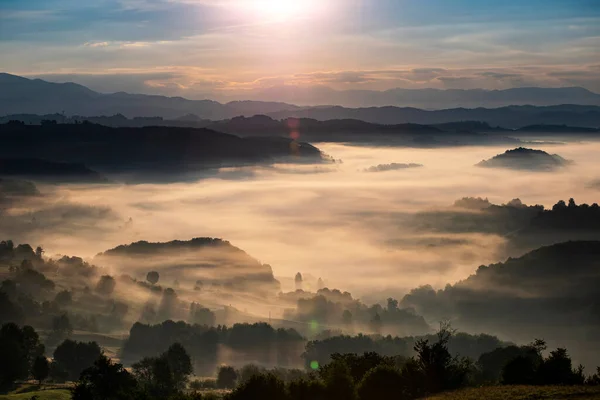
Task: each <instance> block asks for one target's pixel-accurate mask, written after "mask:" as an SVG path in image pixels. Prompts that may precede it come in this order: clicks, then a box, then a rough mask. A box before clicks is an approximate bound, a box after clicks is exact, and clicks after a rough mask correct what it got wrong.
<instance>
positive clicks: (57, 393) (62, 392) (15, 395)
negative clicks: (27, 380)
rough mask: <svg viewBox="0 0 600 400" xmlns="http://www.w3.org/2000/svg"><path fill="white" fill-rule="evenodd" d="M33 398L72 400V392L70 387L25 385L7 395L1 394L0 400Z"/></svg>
mask: <svg viewBox="0 0 600 400" xmlns="http://www.w3.org/2000/svg"><path fill="white" fill-rule="evenodd" d="M33 396H36V397H37V400H70V399H71V391H70V390H69V387H68V385H42V386H41V387H40V386H38V385H33V384H23V385H21V386H19V388H18V389H15V390H13V391H12V392H10V393H7V394H1V395H0V400H30V399H31V398H32V397H33Z"/></svg>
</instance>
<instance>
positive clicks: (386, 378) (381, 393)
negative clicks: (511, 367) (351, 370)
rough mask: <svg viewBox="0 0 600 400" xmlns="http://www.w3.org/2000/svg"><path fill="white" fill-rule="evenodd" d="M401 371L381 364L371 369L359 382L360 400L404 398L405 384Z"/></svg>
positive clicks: (394, 399)
mask: <svg viewBox="0 0 600 400" xmlns="http://www.w3.org/2000/svg"><path fill="white" fill-rule="evenodd" d="M403 383H404V382H403V380H402V375H401V373H400V371H398V370H397V369H396V368H393V367H390V366H386V365H380V366H378V367H375V368H373V369H371V370H370V371H369V372H367V374H366V375H365V377H364V378H363V379H362V381H361V382H360V383H359V384H358V397H359V398H360V400H370V399H377V400H397V399H400V398H402V393H403V389H404V384H403Z"/></svg>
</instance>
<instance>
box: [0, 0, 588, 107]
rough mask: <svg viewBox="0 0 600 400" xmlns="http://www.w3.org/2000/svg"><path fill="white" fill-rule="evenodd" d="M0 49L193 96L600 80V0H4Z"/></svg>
mask: <svg viewBox="0 0 600 400" xmlns="http://www.w3.org/2000/svg"><path fill="white" fill-rule="evenodd" d="M0 52H1V53H2V54H3V55H4V56H3V57H2V60H1V61H0V70H2V71H5V72H9V73H14V74H18V75H24V76H27V77H40V78H43V79H46V80H50V81H55V82H67V81H73V82H76V83H80V84H83V85H86V86H88V87H90V88H91V89H94V90H96V91H99V92H104V93H107V92H118V91H126V92H131V93H146V94H163V95H169V96H183V97H186V98H190V99H202V98H211V99H214V100H221V101H226V100H236V99H256V100H277V98H278V97H279V96H281V97H283V95H285V94H289V92H292V93H293V92H300V93H302V92H303V91H310V92H311V96H312V97H311V98H312V99H315V100H314V101H315V102H319V101H318V99H319V98H326V97H324V96H323V95H324V94H326V93H327V92H328V90H330V89H335V90H387V89H391V88H441V89H450V88H457V89H473V88H482V89H505V88H513V87H528V86H539V87H565V86H580V87H583V88H586V89H588V90H591V91H595V92H600V7H598V3H597V2H596V1H594V0H569V1H567V0H545V1H542V0H534V1H528V2H522V1H516V0H508V1H503V2H494V3H491V2H481V1H474V0H460V1H452V2H447V1H443V0H425V1H419V2H416V1H405V0H403V1H397V0H379V1H367V0H343V1H342V0H328V1H316V0H305V1H295V0H277V1H276V0H263V1H249V0H102V1H94V2H82V1H74V0H48V1H41V0H32V1H27V2H24V1H17V0H6V1H3V2H1V3H0ZM321 93H322V94H323V95H321ZM288 97H289V96H288Z"/></svg>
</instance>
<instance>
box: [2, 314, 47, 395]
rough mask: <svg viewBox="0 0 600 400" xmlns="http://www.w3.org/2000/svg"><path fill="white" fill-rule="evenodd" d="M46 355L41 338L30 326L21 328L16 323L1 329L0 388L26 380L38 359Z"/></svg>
mask: <svg viewBox="0 0 600 400" xmlns="http://www.w3.org/2000/svg"><path fill="white" fill-rule="evenodd" d="M43 353H44V346H43V345H42V344H41V343H40V340H39V336H38V334H37V333H36V332H35V330H34V329H33V328H32V327H30V326H24V327H23V328H20V327H19V326H17V325H16V324H14V323H8V324H5V325H2V328H0V360H2V361H1V362H0V387H7V386H10V385H12V384H13V383H14V382H15V381H16V380H18V379H26V378H27V377H28V376H29V371H31V368H32V366H33V362H34V360H35V359H36V357H38V356H40V355H42V354H43Z"/></svg>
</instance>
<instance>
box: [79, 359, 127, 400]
mask: <svg viewBox="0 0 600 400" xmlns="http://www.w3.org/2000/svg"><path fill="white" fill-rule="evenodd" d="M136 392H137V383H136V381H135V379H134V378H133V376H131V374H130V373H129V372H127V371H126V370H125V369H124V368H123V366H122V365H121V364H115V363H113V362H112V360H110V359H109V358H107V357H106V356H104V355H101V356H100V357H98V359H97V360H96V361H95V362H94V364H93V366H92V367H89V368H87V369H86V370H84V371H83V372H82V373H81V378H80V379H79V381H78V382H77V384H76V385H75V387H74V389H73V396H72V397H73V400H130V399H132V398H135V394H136Z"/></svg>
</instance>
